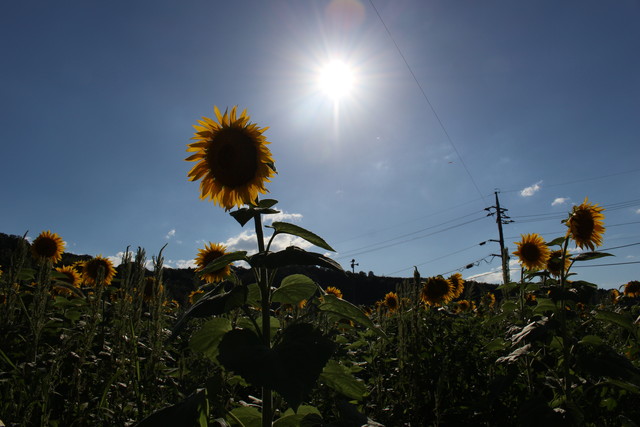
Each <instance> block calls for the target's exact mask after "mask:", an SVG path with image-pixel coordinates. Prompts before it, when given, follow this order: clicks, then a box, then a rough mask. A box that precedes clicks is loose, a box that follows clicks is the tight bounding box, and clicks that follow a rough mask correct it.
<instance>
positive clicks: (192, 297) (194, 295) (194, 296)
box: [187, 289, 204, 304]
mask: <svg viewBox="0 0 640 427" xmlns="http://www.w3.org/2000/svg"><path fill="white" fill-rule="evenodd" d="M202 295H204V291H203V290H202V289H196V290H195V291H191V293H190V294H189V296H188V297H187V300H188V301H189V304H195V303H196V302H198V300H199V299H200V298H201V297H202Z"/></svg>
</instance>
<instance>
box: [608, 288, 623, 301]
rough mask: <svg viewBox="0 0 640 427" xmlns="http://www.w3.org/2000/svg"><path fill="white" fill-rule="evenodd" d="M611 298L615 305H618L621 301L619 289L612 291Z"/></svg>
mask: <svg viewBox="0 0 640 427" xmlns="http://www.w3.org/2000/svg"><path fill="white" fill-rule="evenodd" d="M609 298H611V302H612V303H613V304H617V303H618V302H619V301H620V291H619V290H617V289H611V292H609Z"/></svg>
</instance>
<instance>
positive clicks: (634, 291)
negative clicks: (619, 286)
mask: <svg viewBox="0 0 640 427" xmlns="http://www.w3.org/2000/svg"><path fill="white" fill-rule="evenodd" d="M624 296H626V297H629V298H634V297H640V282H639V281H637V280H632V281H630V282H629V283H627V284H625V285H624Z"/></svg>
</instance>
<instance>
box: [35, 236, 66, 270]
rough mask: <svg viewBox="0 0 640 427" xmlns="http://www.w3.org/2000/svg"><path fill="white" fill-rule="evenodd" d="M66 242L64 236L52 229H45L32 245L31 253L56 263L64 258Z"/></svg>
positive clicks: (37, 257)
mask: <svg viewBox="0 0 640 427" xmlns="http://www.w3.org/2000/svg"><path fill="white" fill-rule="evenodd" d="M63 252H64V242H63V241H62V238H61V237H60V236H58V235H57V234H56V233H52V232H51V231H49V230H47V231H43V232H42V233H40V234H39V235H38V237H36V239H35V240H34V241H33V244H32V245H31V253H32V254H33V256H34V257H35V258H36V259H41V260H45V261H51V262H52V263H54V264H55V263H56V262H58V261H60V259H62V253H63Z"/></svg>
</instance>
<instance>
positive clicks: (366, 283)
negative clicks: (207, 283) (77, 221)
mask: <svg viewBox="0 0 640 427" xmlns="http://www.w3.org/2000/svg"><path fill="white" fill-rule="evenodd" d="M20 239H21V237H20V236H14V235H7V234H4V233H0V266H1V267H2V269H3V270H6V269H8V268H9V266H10V265H11V264H12V254H14V253H15V251H16V249H17V247H18V241H19V240H20ZM88 259H91V256H90V255H76V254H72V253H67V252H65V253H64V254H63V256H62V261H61V263H60V265H70V264H73V263H74V262H76V261H85V260H88ZM35 266H36V264H35V262H34V260H33V259H32V258H31V254H30V253H29V254H28V255H27V258H26V260H25V264H24V265H23V267H25V268H34V267H35ZM117 269H118V270H121V269H122V266H119V267H118V268H117ZM234 272H235V273H236V274H237V276H238V277H239V278H240V279H241V280H242V282H243V283H245V284H251V283H253V282H255V278H254V277H253V273H252V272H251V270H249V269H245V268H241V267H237V268H234ZM148 274H149V275H151V274H152V273H151V271H149V273H148ZM290 274H305V275H306V276H308V277H310V278H311V279H313V280H314V281H315V282H316V283H318V284H320V285H321V286H322V287H323V288H326V287H327V286H335V287H337V288H339V289H340V290H341V291H342V293H343V295H344V298H345V299H346V300H348V301H350V302H352V303H354V304H358V305H360V304H362V305H371V304H374V303H375V302H376V301H379V300H381V299H382V298H384V296H385V295H386V294H387V293H388V292H392V291H395V290H396V287H397V286H398V285H399V284H401V283H402V282H403V281H404V280H411V281H412V280H413V277H410V278H402V277H379V276H376V275H375V274H373V272H369V273H368V274H367V273H365V272H363V271H361V272H359V273H352V272H349V271H347V272H339V271H335V270H329V269H326V268H321V267H313V266H312V267H309V266H290V267H286V268H281V269H279V270H278V271H277V273H276V278H275V281H276V283H279V282H280V280H282V279H283V278H284V277H286V276H288V275H290ZM162 275H163V279H164V283H165V286H166V289H167V291H168V292H169V295H170V297H171V298H174V299H176V300H178V301H179V302H184V301H185V300H186V298H187V296H188V295H189V293H190V292H191V291H193V290H194V289H196V288H197V287H198V286H199V284H200V282H199V280H198V278H197V277H196V275H195V271H194V270H193V269H191V268H188V269H174V268H164V269H163V272H162ZM114 286H117V282H116V283H114ZM495 288H496V285H493V284H487V283H479V282H467V294H466V295H465V297H466V298H478V297H480V296H481V295H483V294H484V293H486V292H488V291H493V290H495Z"/></svg>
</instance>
